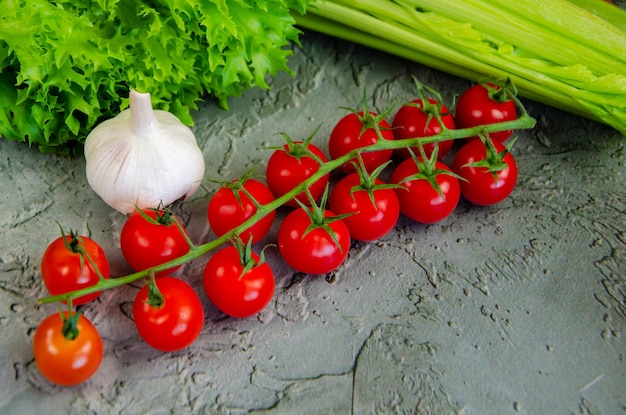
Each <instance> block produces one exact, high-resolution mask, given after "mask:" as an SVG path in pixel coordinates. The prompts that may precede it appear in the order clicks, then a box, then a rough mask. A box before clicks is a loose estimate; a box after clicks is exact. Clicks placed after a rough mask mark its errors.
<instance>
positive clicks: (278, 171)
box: [265, 141, 330, 207]
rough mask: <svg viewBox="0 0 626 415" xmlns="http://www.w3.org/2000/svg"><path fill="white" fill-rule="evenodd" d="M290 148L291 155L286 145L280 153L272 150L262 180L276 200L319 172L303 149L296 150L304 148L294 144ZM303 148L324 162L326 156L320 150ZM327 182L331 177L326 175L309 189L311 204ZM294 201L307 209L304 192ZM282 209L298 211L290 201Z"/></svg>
mask: <svg viewBox="0 0 626 415" xmlns="http://www.w3.org/2000/svg"><path fill="white" fill-rule="evenodd" d="M293 145H294V150H293V151H290V149H289V145H288V144H285V145H284V147H283V148H282V149H278V150H275V151H274V152H273V153H272V155H271V156H270V158H269V160H268V161H267V169H266V172H265V180H266V181H267V186H268V187H269V189H270V190H271V191H272V194H273V195H274V197H276V198H278V197H280V196H282V195H284V194H285V193H287V192H289V191H291V190H293V188H295V187H296V186H297V185H299V184H300V183H302V182H303V181H304V180H306V179H308V178H309V177H311V176H312V175H313V174H315V173H316V172H317V171H318V170H319V168H320V164H319V162H318V161H317V160H316V159H315V158H313V157H311V156H310V155H307V152H306V151H305V150H304V149H302V148H299V147H298V146H304V144H303V143H302V142H298V141H296V142H294V143H293ZM306 148H307V149H308V151H310V152H312V153H313V154H315V155H316V156H317V157H318V158H319V159H320V160H321V161H322V162H324V163H325V162H326V155H324V153H323V152H322V150H320V148H319V147H317V146H315V145H314V144H311V143H308V144H306ZM329 178H330V174H326V175H324V176H323V177H321V178H320V179H319V180H317V181H316V182H314V183H313V184H311V186H309V192H310V193H311V196H313V200H317V199H319V198H320V196H321V195H322V193H324V189H326V185H327V184H328V180H329ZM296 199H297V200H299V201H300V202H302V203H303V204H304V205H305V206H309V205H310V202H309V198H308V196H307V194H306V192H302V193H300V194H298V195H297V196H296ZM285 205H286V206H291V207H297V206H298V203H297V202H296V201H295V200H293V199H291V200H289V201H288V202H287V203H285Z"/></svg>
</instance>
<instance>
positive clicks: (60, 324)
mask: <svg viewBox="0 0 626 415" xmlns="http://www.w3.org/2000/svg"><path fill="white" fill-rule="evenodd" d="M69 319H70V321H68V313H67V312H64V313H63V314H61V313H55V314H51V315H50V316H48V317H46V318H45V319H44V320H43V321H42V322H41V323H39V326H38V327H37V330H36V331H35V335H34V337H33V351H34V355H35V363H36V364H37V367H38V368H39V371H40V372H41V373H42V374H43V375H44V376H45V377H46V378H47V379H48V380H50V381H51V382H53V383H55V384H57V385H61V386H74V385H78V384H79V383H82V382H84V381H86V380H87V379H89V378H90V377H91V376H93V374H94V373H96V371H97V370H98V368H99V367H100V363H101V362H102V356H103V354H104V347H103V345H102V338H101V337H100V334H99V333H98V331H97V330H96V328H95V327H94V325H93V324H92V323H91V321H89V320H88V319H87V318H86V317H84V316H83V315H82V314H73V315H72V316H71V317H69Z"/></svg>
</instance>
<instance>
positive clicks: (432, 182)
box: [390, 157, 461, 224]
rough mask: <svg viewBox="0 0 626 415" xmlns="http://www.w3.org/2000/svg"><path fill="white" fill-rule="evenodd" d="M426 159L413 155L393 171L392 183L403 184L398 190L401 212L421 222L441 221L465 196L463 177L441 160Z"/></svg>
mask: <svg viewBox="0 0 626 415" xmlns="http://www.w3.org/2000/svg"><path fill="white" fill-rule="evenodd" d="M429 163H432V161H431V160H428V161H426V162H423V161H422V159H421V158H419V157H418V158H410V159H406V160H404V161H403V162H402V163H400V164H399V165H398V166H397V167H396V168H395V169H394V171H393V173H392V175H391V179H390V182H391V183H394V184H397V185H400V186H402V187H401V188H398V189H396V194H397V195H398V199H399V200H400V211H401V212H402V214H403V215H405V216H406V217H408V218H410V219H412V220H414V221H416V222H420V223H425V224H428V223H435V222H439V221H441V220H443V219H445V218H447V217H448V216H450V214H451V213H452V212H453V211H454V209H455V208H456V206H457V205H458V203H459V199H460V197H461V188H460V185H459V180H458V179H457V178H456V177H455V176H454V173H453V172H452V171H451V170H450V168H449V167H448V166H447V165H445V164H444V163H442V162H441V161H438V160H437V161H434V164H433V165H430V164H429Z"/></svg>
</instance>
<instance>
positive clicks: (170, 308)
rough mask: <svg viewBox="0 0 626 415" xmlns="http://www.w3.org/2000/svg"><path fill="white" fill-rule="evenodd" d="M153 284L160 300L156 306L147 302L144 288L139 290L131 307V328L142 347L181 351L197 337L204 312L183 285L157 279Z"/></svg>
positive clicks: (181, 282) (187, 286)
mask: <svg viewBox="0 0 626 415" xmlns="http://www.w3.org/2000/svg"><path fill="white" fill-rule="evenodd" d="M155 284H156V286H157V287H158V290H159V292H160V293H161V295H162V296H163V303H162V304H161V305H160V306H153V305H151V304H150V302H149V292H148V284H146V285H144V286H143V287H141V289H140V290H139V292H138V293H137V295H136V296H135V301H134V304H133V314H134V317H135V326H136V327H137V331H138V332H139V335H140V336H141V337H142V338H143V339H144V341H145V342H146V343H148V344H149V345H150V346H152V347H154V348H155V349H157V350H162V351H165V352H171V351H175V350H180V349H184V348H185V347H187V346H189V345H190V344H192V343H193V342H194V341H195V340H196V339H197V338H198V336H199V335H200V332H201V331H202V326H203V324H204V310H203V308H202V303H201V302H200V299H199V298H198V296H197V294H196V292H195V291H194V290H193V288H191V286H190V285H189V284H187V283H186V282H185V281H183V280H180V279H178V278H174V277H169V276H165V277H160V278H156V279H155Z"/></svg>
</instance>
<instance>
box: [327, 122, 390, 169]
mask: <svg viewBox="0 0 626 415" xmlns="http://www.w3.org/2000/svg"><path fill="white" fill-rule="evenodd" d="M363 114H364V113H363V112H358V113H354V112H351V113H349V114H348V115H346V116H344V117H343V118H342V119H341V120H339V122H338V123H337V124H336V125H335V127H334V128H333V130H332V132H331V133H330V137H329V139H328V151H329V153H330V157H331V158H332V159H333V160H334V159H337V158H339V157H341V156H343V155H345V154H347V153H349V152H350V151H352V150H356V149H358V148H362V147H366V146H369V145H372V144H375V143H377V142H378V134H377V133H376V130H375V129H374V126H375V125H376V124H378V126H379V128H380V133H381V135H382V137H383V139H385V140H393V132H392V131H391V126H390V125H389V123H388V122H387V121H385V120H384V119H383V120H377V117H378V115H377V114H376V113H374V112H369V113H368V115H365V116H364V115H363ZM364 127H365V130H363V129H364ZM392 154H393V150H380V151H367V152H363V153H361V157H362V158H363V162H364V164H365V169H366V170H367V172H368V173H371V172H372V171H374V170H375V169H376V168H377V167H378V166H380V165H382V164H384V163H386V162H387V161H389V159H390V158H391V155H392ZM352 162H356V159H352V160H350V161H349V162H347V163H345V164H343V165H342V166H341V170H342V171H343V172H344V173H353V172H355V171H356V169H355V167H354V164H352Z"/></svg>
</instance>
